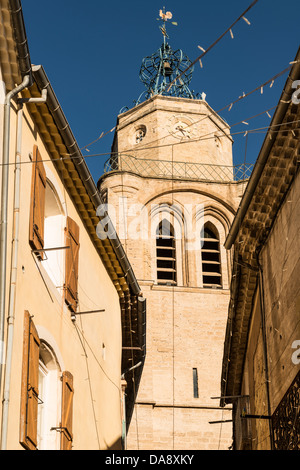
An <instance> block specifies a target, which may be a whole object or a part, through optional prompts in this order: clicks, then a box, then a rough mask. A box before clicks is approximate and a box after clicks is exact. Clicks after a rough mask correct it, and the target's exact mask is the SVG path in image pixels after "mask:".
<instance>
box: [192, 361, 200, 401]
mask: <svg viewBox="0 0 300 470" xmlns="http://www.w3.org/2000/svg"><path fill="white" fill-rule="evenodd" d="M193 392H194V398H199V390H198V370H197V369H195V368H194V369H193Z"/></svg>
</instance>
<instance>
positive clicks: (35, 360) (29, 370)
mask: <svg viewBox="0 0 300 470" xmlns="http://www.w3.org/2000/svg"><path fill="white" fill-rule="evenodd" d="M39 348H40V339H39V336H38V334H37V331H36V328H35V326H34V323H33V321H32V318H31V317H30V315H29V312H27V311H25V317H24V338H23V364H22V384H21V420H20V443H21V444H22V446H23V447H25V448H26V449H28V450H36V448H37V416H38V395H39V390H38V383H39Z"/></svg>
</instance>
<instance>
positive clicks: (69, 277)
mask: <svg viewBox="0 0 300 470" xmlns="http://www.w3.org/2000/svg"><path fill="white" fill-rule="evenodd" d="M65 231H66V235H65V244H66V246H67V247H69V248H67V249H66V271H65V301H66V303H67V304H68V306H69V308H70V309H71V310H72V311H74V312H76V310H77V304H78V261H79V247H80V245H79V227H78V225H77V223H76V222H75V221H74V220H73V219H71V217H67V227H66V229H65Z"/></svg>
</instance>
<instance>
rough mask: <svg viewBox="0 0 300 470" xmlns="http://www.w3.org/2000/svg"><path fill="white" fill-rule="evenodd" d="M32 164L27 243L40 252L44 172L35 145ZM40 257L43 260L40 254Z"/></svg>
mask: <svg viewBox="0 0 300 470" xmlns="http://www.w3.org/2000/svg"><path fill="white" fill-rule="evenodd" d="M32 163H33V165H32V180H31V201H30V222H29V243H30V245H31V248H32V249H33V250H41V249H43V248H44V217H45V194H46V172H45V168H44V165H43V162H42V157H41V154H40V152H39V150H38V148H37V146H36V145H35V146H34V148H33V158H32ZM40 257H41V258H43V254H42V253H41V254H40Z"/></svg>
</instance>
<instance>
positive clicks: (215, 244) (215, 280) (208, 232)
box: [201, 222, 222, 288]
mask: <svg viewBox="0 0 300 470" xmlns="http://www.w3.org/2000/svg"><path fill="white" fill-rule="evenodd" d="M201 245H202V250H201V255H202V276H203V287H210V288H213V287H217V288H218V287H222V275H221V261H220V240H219V234H218V231H217V229H216V227H215V226H214V225H213V224H212V223H210V222H208V223H206V224H205V225H204V230H203V238H202V239H201Z"/></svg>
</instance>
